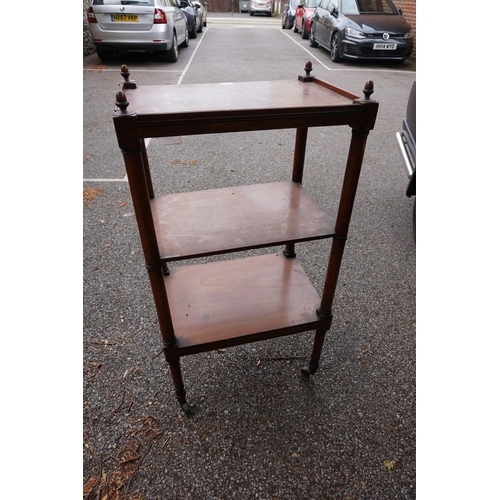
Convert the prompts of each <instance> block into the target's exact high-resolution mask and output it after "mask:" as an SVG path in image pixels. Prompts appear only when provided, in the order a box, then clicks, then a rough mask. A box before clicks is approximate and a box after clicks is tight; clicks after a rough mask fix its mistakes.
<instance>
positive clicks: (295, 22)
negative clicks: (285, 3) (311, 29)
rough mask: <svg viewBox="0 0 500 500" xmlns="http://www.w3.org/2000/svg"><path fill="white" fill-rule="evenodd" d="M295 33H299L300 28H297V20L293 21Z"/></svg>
mask: <svg viewBox="0 0 500 500" xmlns="http://www.w3.org/2000/svg"><path fill="white" fill-rule="evenodd" d="M293 32H294V33H298V32H299V28H297V20H296V19H295V20H294V21H293Z"/></svg>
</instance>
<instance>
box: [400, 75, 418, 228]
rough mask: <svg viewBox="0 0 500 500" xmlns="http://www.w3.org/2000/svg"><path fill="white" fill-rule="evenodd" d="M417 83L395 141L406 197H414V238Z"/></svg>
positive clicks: (414, 221) (413, 87)
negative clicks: (406, 178) (400, 162)
mask: <svg viewBox="0 0 500 500" xmlns="http://www.w3.org/2000/svg"><path fill="white" fill-rule="evenodd" d="M416 108H417V82H416V81H415V82H413V86H412V88H411V91H410V96H409V98H408V104H407V106H406V116H405V117H404V118H403V127H402V130H401V132H397V133H396V140H397V143H398V147H399V151H400V153H401V156H402V158H403V163H404V166H405V169H406V173H407V174H408V179H409V182H408V186H407V187H406V196H408V197H412V196H413V197H414V198H415V201H414V202H413V217H412V218H413V234H414V236H415V237H416V235H417V228H416V222H417V221H416V213H417V197H416V195H417V111H416Z"/></svg>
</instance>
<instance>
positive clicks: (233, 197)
mask: <svg viewBox="0 0 500 500" xmlns="http://www.w3.org/2000/svg"><path fill="white" fill-rule="evenodd" d="M304 70H305V74H304V75H303V76H299V77H298V79H296V80H291V81H267V82H235V83H230V84H218V83H211V84H195V85H177V86H174V85H154V86H143V87H141V86H138V85H136V83H135V81H133V80H131V79H130V73H129V71H128V68H127V67H126V66H122V69H121V75H122V77H123V79H122V82H121V90H120V91H119V92H117V94H116V108H115V111H114V115H113V121H114V125H115V130H116V136H117V139H118V145H119V147H120V149H121V151H122V153H123V159H124V163H125V168H126V171H127V176H128V182H129V186H130V192H131V196H132V200H133V204H134V210H135V215H136V219H137V225H138V229H139V234H140V238H141V243H142V247H143V251H144V258H145V262H146V269H147V272H148V275H149V279H150V283H151V288H152V292H153V297H154V302H155V306H156V311H157V314H158V320H159V327H160V331H161V335H162V340H163V351H164V354H165V357H166V360H167V362H168V364H169V367H170V372H171V375H172V380H173V384H174V387H175V393H176V398H177V400H178V402H179V403H180V405H181V408H182V410H183V411H184V413H186V414H189V413H190V412H191V408H190V406H189V404H188V403H187V401H186V391H185V389H184V384H183V380H182V373H181V366H180V359H181V357H183V356H187V355H190V354H196V353H201V352H206V351H211V350H214V349H221V348H225V347H229V346H236V345H239V344H244V343H248V342H256V341H261V340H266V339H271V338H275V337H278V336H283V335H290V334H295V333H299V332H307V331H315V336H314V345H313V350H312V354H311V358H310V362H309V364H308V366H306V367H305V368H303V369H302V373H303V375H304V376H306V377H307V376H309V375H311V374H313V373H314V372H316V370H317V368H318V365H319V359H320V355H321V350H322V346H323V341H324V338H325V334H326V332H327V331H328V329H329V328H330V326H331V323H332V303H333V298H334V294H335V288H336V284H337V278H338V275H339V270H340V265H341V261H342V256H343V252H344V246H345V242H346V238H347V232H348V228H349V222H350V218H351V213H352V209H353V204H354V200H355V196H356V189H357V185H358V179H359V175H360V171H361V166H362V162H363V155H364V151H365V145H366V141H367V138H368V134H369V132H370V130H372V129H373V127H374V125H375V120H376V116H377V111H378V103H377V102H376V101H374V100H372V99H371V97H370V96H371V94H372V92H373V83H372V82H371V81H368V82H367V83H366V85H365V88H364V90H363V93H364V98H359V97H358V96H356V95H353V94H351V93H349V92H347V91H345V90H342V89H340V88H337V87H335V86H333V85H331V84H329V83H327V82H325V81H322V80H319V79H317V78H316V77H314V76H311V70H312V67H311V63H310V62H308V63H306V65H305V68H304ZM241 96H245V98H244V99H242V97H241ZM340 125H343V126H349V127H351V129H352V133H351V142H350V148H349V154H348V157H347V162H346V168H345V175H344V182H343V187H342V191H341V196H340V201H339V206H338V213H337V218H336V220H334V219H333V218H332V217H331V216H330V215H328V214H327V213H326V212H325V211H324V210H323V209H322V208H321V207H320V206H319V205H318V203H317V202H316V201H315V200H314V197H313V196H312V195H311V194H310V193H307V192H306V189H305V188H304V187H303V186H302V177H303V172H304V159H305V151H306V143H307V133H308V128H309V127H325V126H340ZM281 128H283V129H285V128H286V129H288V128H294V129H296V136H295V153H294V160H293V165H292V166H291V167H292V168H291V170H292V175H291V180H290V181H283V182H273V183H264V184H257V185H250V186H235V187H226V188H220V189H207V190H204V191H197V192H192V193H178V194H170V195H165V196H155V193H154V189H153V183H152V179H151V175H150V170H149V162H148V155H147V150H146V147H145V139H146V138H155V137H168V136H182V135H195V134H214V133H218V134H219V133H229V132H242V131H250V130H271V129H281ZM326 238H328V239H330V240H331V242H332V244H331V252H330V257H329V261H328V266H327V269H326V271H325V281H324V288H323V291H322V295H321V296H319V295H318V293H317V292H316V290H315V288H314V287H313V285H312V284H311V283H310V281H309V279H308V277H307V275H306V273H305V272H304V270H303V268H302V266H301V264H300V262H299V258H298V257H297V256H296V253H295V244H296V243H298V242H304V241H312V240H318V239H326ZM276 246H283V252H276V251H272V250H270V253H268V254H264V255H258V256H252V257H240V258H231V259H224V258H221V259H220V260H216V261H215V262H208V263H201V264H195V265H185V266H177V267H175V266H169V263H170V262H175V261H179V260H182V259H194V258H199V257H203V256H210V255H222V254H229V253H233V254H234V253H235V252H241V251H243V250H249V249H256V248H267V247H276Z"/></svg>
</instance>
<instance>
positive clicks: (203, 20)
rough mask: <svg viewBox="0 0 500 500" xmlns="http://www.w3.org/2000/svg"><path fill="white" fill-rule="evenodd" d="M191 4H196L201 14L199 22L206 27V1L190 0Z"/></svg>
mask: <svg viewBox="0 0 500 500" xmlns="http://www.w3.org/2000/svg"><path fill="white" fill-rule="evenodd" d="M192 1H193V5H194V6H195V7H196V6H197V5H198V11H199V13H200V15H201V24H202V25H203V27H204V28H206V27H207V12H208V2H200V1H199V0H192ZM200 33H201V31H200Z"/></svg>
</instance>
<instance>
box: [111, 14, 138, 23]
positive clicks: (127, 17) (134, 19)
mask: <svg viewBox="0 0 500 500" xmlns="http://www.w3.org/2000/svg"><path fill="white" fill-rule="evenodd" d="M111 20H112V21H113V22H114V23H116V22H118V23H138V22H139V16H135V15H133V14H113V15H112V16H111Z"/></svg>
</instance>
